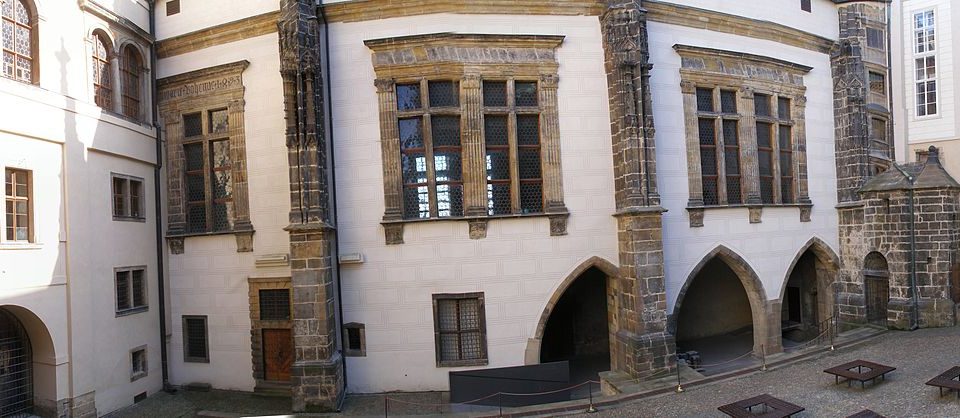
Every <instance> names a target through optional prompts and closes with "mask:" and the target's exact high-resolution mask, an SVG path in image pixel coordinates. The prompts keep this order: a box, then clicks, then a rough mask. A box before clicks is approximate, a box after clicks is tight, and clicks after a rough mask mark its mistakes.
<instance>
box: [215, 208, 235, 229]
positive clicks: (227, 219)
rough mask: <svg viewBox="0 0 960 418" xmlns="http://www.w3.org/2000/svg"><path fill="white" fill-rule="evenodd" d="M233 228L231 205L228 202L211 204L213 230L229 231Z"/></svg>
mask: <svg viewBox="0 0 960 418" xmlns="http://www.w3.org/2000/svg"><path fill="white" fill-rule="evenodd" d="M230 229H233V205H231V204H230V203H214V204H213V230H214V231H229V230H230Z"/></svg>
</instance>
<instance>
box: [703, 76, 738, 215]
mask: <svg viewBox="0 0 960 418" xmlns="http://www.w3.org/2000/svg"><path fill="white" fill-rule="evenodd" d="M696 100H697V136H698V137H699V145H700V180H701V185H702V196H703V204H704V205H708V206H710V205H723V204H734V205H735V204H741V203H743V191H742V190H743V184H742V183H743V182H742V181H741V178H742V173H741V167H740V138H739V132H738V131H737V129H738V127H739V123H740V122H739V121H740V115H739V113H738V110H737V92H736V91H734V90H727V89H721V88H714V87H698V88H697V90H696Z"/></svg>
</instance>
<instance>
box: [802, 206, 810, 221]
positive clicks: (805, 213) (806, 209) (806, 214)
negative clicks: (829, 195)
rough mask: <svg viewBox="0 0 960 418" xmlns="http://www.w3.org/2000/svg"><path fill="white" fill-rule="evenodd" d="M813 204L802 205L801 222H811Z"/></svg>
mask: <svg viewBox="0 0 960 418" xmlns="http://www.w3.org/2000/svg"><path fill="white" fill-rule="evenodd" d="M812 209H813V206H812V205H811V206H800V222H810V212H811V211H812Z"/></svg>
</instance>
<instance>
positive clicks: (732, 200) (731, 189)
mask: <svg viewBox="0 0 960 418" xmlns="http://www.w3.org/2000/svg"><path fill="white" fill-rule="evenodd" d="M727 203H728V204H731V205H739V204H741V203H743V195H742V192H741V189H740V177H732V176H728V177H727Z"/></svg>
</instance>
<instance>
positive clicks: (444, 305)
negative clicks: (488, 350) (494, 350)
mask: <svg viewBox="0 0 960 418" xmlns="http://www.w3.org/2000/svg"><path fill="white" fill-rule="evenodd" d="M480 311H481V302H480V299H479V298H468V299H439V300H437V330H438V332H439V334H440V335H439V337H440V342H439V343H440V347H439V348H440V360H441V361H456V360H475V359H481V358H484V351H485V350H484V347H483V345H484V343H483V336H482V326H481V321H482V318H481V314H480Z"/></svg>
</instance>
